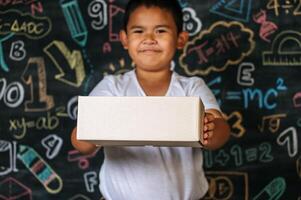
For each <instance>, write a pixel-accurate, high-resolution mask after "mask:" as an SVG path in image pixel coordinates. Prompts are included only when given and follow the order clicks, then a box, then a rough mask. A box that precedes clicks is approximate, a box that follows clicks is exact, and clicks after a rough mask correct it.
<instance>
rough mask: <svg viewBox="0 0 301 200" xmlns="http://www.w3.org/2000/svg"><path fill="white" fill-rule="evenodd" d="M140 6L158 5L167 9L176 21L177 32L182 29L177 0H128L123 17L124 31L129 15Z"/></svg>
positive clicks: (181, 16) (181, 14)
mask: <svg viewBox="0 0 301 200" xmlns="http://www.w3.org/2000/svg"><path fill="white" fill-rule="evenodd" d="M140 6H145V7H147V8H150V7H159V8H161V9H165V10H167V11H169V12H170V13H171V14H172V17H173V19H174V21H175V23H176V26H177V31H178V33H180V32H182V31H183V13H182V8H181V6H180V4H179V2H178V1H177V0H129V2H128V4H127V5H126V8H125V14H124V17H123V30H124V31H126V28H127V25H128V22H129V18H130V15H131V14H132V13H133V12H134V11H135V10H136V9H137V8H139V7H140Z"/></svg>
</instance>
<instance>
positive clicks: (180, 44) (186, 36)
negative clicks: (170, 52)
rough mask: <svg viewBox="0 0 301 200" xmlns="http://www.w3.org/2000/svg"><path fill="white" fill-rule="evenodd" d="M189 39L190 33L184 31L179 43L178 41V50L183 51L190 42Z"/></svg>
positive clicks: (179, 37)
mask: <svg viewBox="0 0 301 200" xmlns="http://www.w3.org/2000/svg"><path fill="white" fill-rule="evenodd" d="M188 39H189V33H188V32H186V31H182V32H180V33H179V36H178V41H177V48H178V49H183V48H184V46H185V44H186V42H187V41H188Z"/></svg>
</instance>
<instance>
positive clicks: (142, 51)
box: [139, 49, 161, 53]
mask: <svg viewBox="0 0 301 200" xmlns="http://www.w3.org/2000/svg"><path fill="white" fill-rule="evenodd" d="M160 52H161V51H160V50H157V49H143V50H140V51H139V53H160Z"/></svg>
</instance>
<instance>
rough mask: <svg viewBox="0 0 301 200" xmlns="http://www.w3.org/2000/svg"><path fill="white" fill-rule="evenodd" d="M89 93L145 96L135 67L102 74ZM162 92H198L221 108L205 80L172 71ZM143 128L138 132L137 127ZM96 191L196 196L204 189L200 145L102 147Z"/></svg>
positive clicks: (165, 198) (133, 196)
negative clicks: (97, 189) (124, 70)
mask: <svg viewBox="0 0 301 200" xmlns="http://www.w3.org/2000/svg"><path fill="white" fill-rule="evenodd" d="M90 96H146V95H145V93H144V91H143V89H142V88H141V86H140V85H139V82H138V80H137V77H136V73H135V70H132V71H130V72H127V73H125V74H124V75H117V76H112V75H108V76H105V77H104V79H103V80H102V81H100V82H99V83H98V85H96V87H95V88H94V89H93V90H92V92H91V93H90ZM166 96H198V97H200V98H201V99H202V101H203V103H204V106H205V109H211V108H212V109H217V110H220V108H219V106H218V104H217V102H216V99H215V97H214V95H213V94H212V92H211V91H210V89H209V88H208V87H207V86H206V84H205V82H204V81H203V80H202V79H201V78H198V77H190V78H188V77H184V76H180V75H178V74H177V73H175V72H173V73H172V78H171V82H170V85H169V89H168V91H167V93H166ZM141 134H143V133H141ZM104 156H105V159H104V162H103V165H102V167H101V170H100V191H101V193H102V195H103V196H104V197H105V198H106V200H142V199H143V200H154V199H156V200H171V199H172V200H195V199H199V198H201V197H202V196H203V195H204V194H205V193H206V192H207V190H208V183H207V180H206V178H205V175H204V171H203V154H202V149H201V148H191V147H151V146H146V147H104Z"/></svg>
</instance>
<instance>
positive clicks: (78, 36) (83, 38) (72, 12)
mask: <svg viewBox="0 0 301 200" xmlns="http://www.w3.org/2000/svg"><path fill="white" fill-rule="evenodd" d="M60 4H61V7H62V9H63V13H64V16H65V19H66V22H67V25H68V28H69V31H70V32H71V36H72V38H73V40H74V41H75V42H76V43H77V44H79V45H80V46H81V47H84V46H85V45H86V43H87V38H88V31H87V28H86V25H85V22H84V19H83V17H82V14H81V12H80V9H79V6H78V3H77V0H61V1H60Z"/></svg>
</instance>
